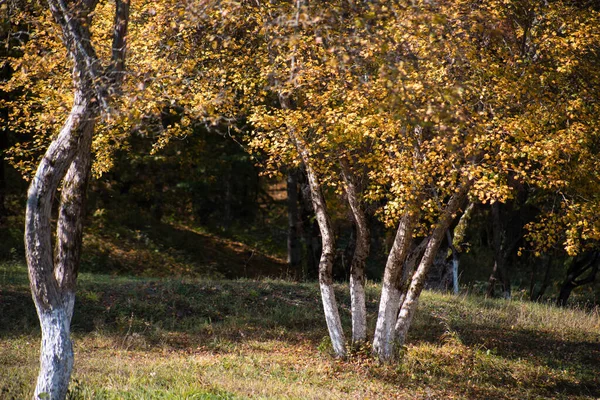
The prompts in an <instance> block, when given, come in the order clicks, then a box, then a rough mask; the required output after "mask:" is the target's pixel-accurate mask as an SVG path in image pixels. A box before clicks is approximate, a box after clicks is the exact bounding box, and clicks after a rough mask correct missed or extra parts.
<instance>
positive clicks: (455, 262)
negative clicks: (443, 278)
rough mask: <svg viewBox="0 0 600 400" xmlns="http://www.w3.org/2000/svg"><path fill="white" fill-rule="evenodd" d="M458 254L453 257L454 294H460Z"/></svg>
mask: <svg viewBox="0 0 600 400" xmlns="http://www.w3.org/2000/svg"><path fill="white" fill-rule="evenodd" d="M458 264H459V260H458V256H453V257H452V293H454V295H458V292H459V289H460V288H459V286H458Z"/></svg>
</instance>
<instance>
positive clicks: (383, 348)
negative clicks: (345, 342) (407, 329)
mask: <svg viewBox="0 0 600 400" xmlns="http://www.w3.org/2000/svg"><path fill="white" fill-rule="evenodd" d="M416 220H417V214H416V213H411V212H408V213H406V214H405V215H404V216H403V217H402V218H401V219H400V224H399V226H398V230H397V231H396V237H395V238H394V244H393V245H392V249H391V250H390V254H389V255H388V258H387V262H386V265H385V272H384V275H383V284H382V287H381V299H380V300H379V313H378V315H377V325H376V327H375V336H374V338H373V352H374V353H375V354H377V356H378V357H379V359H380V360H382V361H390V360H392V359H393V358H394V357H395V348H394V326H395V324H396V318H397V317H398V309H399V307H400V296H401V291H402V276H403V274H402V269H403V265H404V261H405V260H406V257H407V254H408V252H409V248H410V243H411V241H412V231H413V228H414V225H415V222H416Z"/></svg>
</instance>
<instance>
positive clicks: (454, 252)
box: [446, 230, 460, 295]
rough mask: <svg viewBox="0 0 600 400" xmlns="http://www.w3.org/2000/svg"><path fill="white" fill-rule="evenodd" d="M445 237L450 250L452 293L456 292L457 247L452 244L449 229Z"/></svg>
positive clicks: (457, 289)
mask: <svg viewBox="0 0 600 400" xmlns="http://www.w3.org/2000/svg"><path fill="white" fill-rule="evenodd" d="M446 238H447V240H448V243H449V246H450V251H451V252H452V293H454V295H457V294H458V291H459V287H458V265H459V263H460V259H459V255H458V249H457V248H456V247H455V246H454V241H453V237H452V234H451V233H450V231H449V230H447V231H446Z"/></svg>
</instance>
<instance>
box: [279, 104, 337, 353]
mask: <svg viewBox="0 0 600 400" xmlns="http://www.w3.org/2000/svg"><path fill="white" fill-rule="evenodd" d="M279 102H280V104H281V107H282V108H283V109H291V108H292V104H291V100H290V98H289V97H288V96H286V95H283V94H280V95H279ZM288 135H289V138H290V140H291V141H292V143H293V144H294V146H295V147H296V150H297V151H298V154H299V155H300V158H301V159H302V162H303V163H304V167H305V168H306V176H307V178H308V186H309V188H310V196H311V200H312V204H313V209H314V212H315V216H316V217H317V223H318V224H319V231H320V232H321V258H320V260H319V287H320V288H321V300H322V302H323V311H324V313H325V321H326V323H327V329H328V331H329V338H330V339H331V344H332V346H333V350H334V352H335V354H336V356H337V357H345V356H346V340H345V338H344V330H343V328H342V321H341V319H340V314H339V311H338V306H337V301H336V299H335V292H334V290H333V258H334V254H335V239H334V235H333V229H332V227H331V221H330V219H329V214H328V213H327V204H326V202H325V197H324V196H323V191H322V190H321V184H320V182H319V178H318V176H317V174H316V172H315V171H314V170H313V168H312V165H311V162H310V161H311V159H310V153H309V150H308V149H307V148H306V145H305V144H304V143H303V142H302V140H301V139H299V138H298V137H297V136H296V134H295V132H294V131H293V129H291V128H290V129H289V130H288Z"/></svg>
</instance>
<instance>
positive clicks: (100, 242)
mask: <svg viewBox="0 0 600 400" xmlns="http://www.w3.org/2000/svg"><path fill="white" fill-rule="evenodd" d="M82 270H83V271H87V272H96V273H103V274H106V273H114V274H119V275H135V276H156V277H172V276H194V277H206V278H213V279H223V278H224V279H238V278H249V279H253V278H258V277H271V278H289V277H293V274H294V273H293V271H292V272H290V271H289V270H288V268H287V265H286V263H285V262H284V261H282V260H280V259H277V258H274V257H271V256H269V255H266V254H264V253H262V252H260V251H258V250H256V249H253V248H251V247H249V246H247V245H245V244H243V243H240V242H236V241H233V240H228V239H224V238H221V237H218V236H215V235H211V234H208V233H203V232H200V231H196V230H193V229H191V228H189V227H186V226H183V225H175V224H167V223H162V222H156V221H148V225H144V226H142V227H141V228H139V229H138V228H136V227H129V228H127V227H125V226H124V225H120V226H118V227H112V228H110V229H104V228H101V227H92V228H90V229H88V231H86V234H85V237H84V251H83V259H82Z"/></svg>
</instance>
